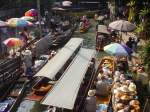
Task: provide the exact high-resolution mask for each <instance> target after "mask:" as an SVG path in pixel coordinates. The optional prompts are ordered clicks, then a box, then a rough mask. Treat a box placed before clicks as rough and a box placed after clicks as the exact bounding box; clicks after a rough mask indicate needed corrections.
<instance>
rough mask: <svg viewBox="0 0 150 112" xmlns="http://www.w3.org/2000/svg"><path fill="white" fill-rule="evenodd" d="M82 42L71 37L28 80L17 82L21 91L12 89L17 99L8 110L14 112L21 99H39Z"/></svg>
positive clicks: (49, 87)
mask: <svg viewBox="0 0 150 112" xmlns="http://www.w3.org/2000/svg"><path fill="white" fill-rule="evenodd" d="M82 42H83V39H79V38H73V39H71V40H70V41H69V42H68V43H67V44H66V45H65V47H64V48H62V49H61V50H60V51H59V52H58V53H57V54H56V55H55V56H54V57H53V58H51V59H50V60H48V62H47V63H46V65H45V66H44V67H42V68H41V69H40V70H39V71H38V73H36V74H35V75H34V77H33V79H32V80H31V81H30V82H24V83H21V84H20V83H19V85H20V87H22V88H21V90H22V91H20V92H19V94H18V91H17V89H14V91H16V92H13V93H16V95H14V96H16V98H17V99H16V100H15V103H13V106H12V107H11V109H10V112H15V110H16V109H17V108H18V107H19V105H20V103H21V102H22V101H23V100H28V101H31V100H32V101H33V100H34V101H40V100H41V99H42V98H43V97H44V96H45V95H46V94H47V92H48V91H49V90H50V89H51V88H52V87H53V85H54V84H55V82H56V81H57V80H58V79H59V77H60V76H61V75H62V73H63V72H64V70H65V69H66V68H67V67H68V66H69V64H70V62H71V61H72V60H73V58H74V57H75V56H76V53H77V52H78V50H79V49H80V47H81V45H82ZM68 48H69V49H68ZM70 49H71V50H70ZM64 52H65V53H64ZM61 57H63V58H61ZM60 62H61V63H60ZM49 68H51V69H49ZM17 85H18V84H17ZM42 86H44V87H42ZM11 95H12V94H11Z"/></svg>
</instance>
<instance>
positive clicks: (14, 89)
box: [0, 58, 48, 112]
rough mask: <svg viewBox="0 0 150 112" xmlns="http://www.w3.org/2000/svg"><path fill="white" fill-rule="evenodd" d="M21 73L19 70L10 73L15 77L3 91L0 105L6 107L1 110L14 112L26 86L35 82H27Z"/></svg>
mask: <svg viewBox="0 0 150 112" xmlns="http://www.w3.org/2000/svg"><path fill="white" fill-rule="evenodd" d="M47 60H48V58H47ZM47 60H45V61H44V63H43V64H42V66H44V64H46V62H47ZM42 66H41V67H42ZM38 70H39V68H38ZM38 70H36V71H38ZM22 73H23V71H22V72H21V71H19V70H16V71H15V72H14V73H12V74H17V77H16V76H15V77H16V78H15V80H13V82H12V83H11V85H10V86H9V87H7V91H6V90H5V93H4V95H3V96H2V98H1V102H0V104H1V105H3V104H6V105H7V106H5V107H4V108H3V109H4V110H7V111H9V112H14V110H15V107H16V105H17V104H19V102H20V98H22V97H23V96H24V94H25V91H26V89H27V86H28V84H30V85H31V83H34V82H37V81H33V80H31V81H29V80H28V78H27V77H26V76H24V75H22ZM0 107H1V106H0ZM2 107H3V106H2ZM2 107H1V108H2ZM0 111H3V110H0Z"/></svg>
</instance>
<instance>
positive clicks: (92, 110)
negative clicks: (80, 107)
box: [85, 90, 96, 112]
mask: <svg viewBox="0 0 150 112" xmlns="http://www.w3.org/2000/svg"><path fill="white" fill-rule="evenodd" d="M85 112H96V97H95V90H89V92H88V97H87V98H86V101H85Z"/></svg>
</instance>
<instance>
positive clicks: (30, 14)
mask: <svg viewBox="0 0 150 112" xmlns="http://www.w3.org/2000/svg"><path fill="white" fill-rule="evenodd" d="M25 16H30V17H35V16H38V11H37V10H36V9H30V10H28V11H27V12H25Z"/></svg>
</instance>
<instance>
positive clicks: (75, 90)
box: [41, 48, 95, 112]
mask: <svg viewBox="0 0 150 112" xmlns="http://www.w3.org/2000/svg"><path fill="white" fill-rule="evenodd" d="M94 56H95V50H91V49H85V48H81V49H80V51H79V53H78V54H77V56H76V57H75V58H74V60H73V61H72V63H71V64H70V66H68V68H67V69H66V71H65V72H64V73H63V75H62V76H61V78H60V79H59V80H58V81H57V82H56V84H55V85H54V87H53V88H52V89H51V90H50V91H49V92H48V93H47V95H46V96H45V97H44V99H43V100H42V101H41V104H43V105H49V106H51V107H56V111H57V110H63V111H67V112H70V111H74V112H79V111H81V108H82V106H83V105H82V104H83V101H84V99H85V96H86V95H87V90H88V89H89V83H91V79H92V77H93V74H94V72H95V66H94V64H95V63H94ZM87 85H88V86H87Z"/></svg>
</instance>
